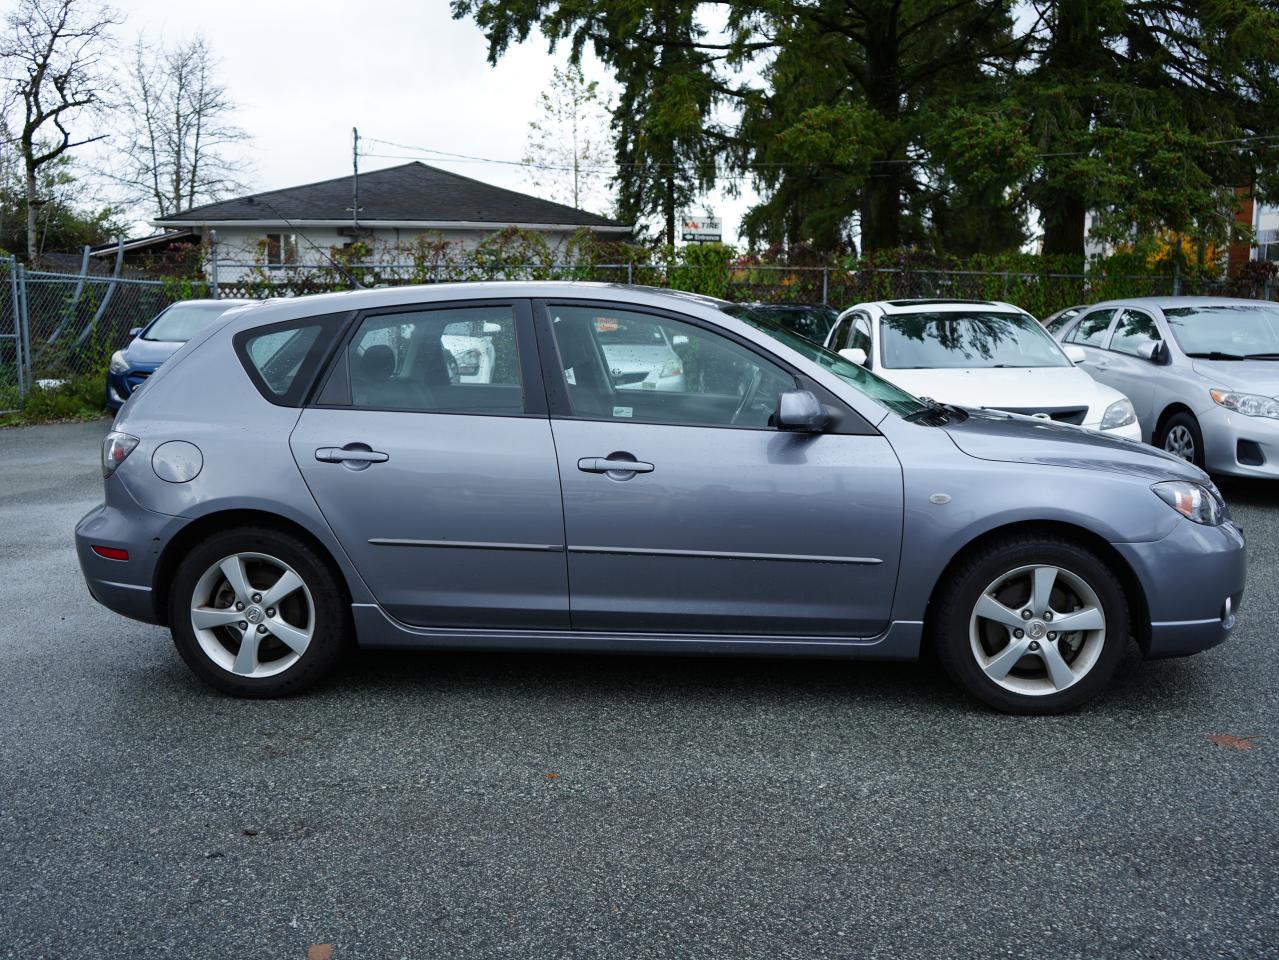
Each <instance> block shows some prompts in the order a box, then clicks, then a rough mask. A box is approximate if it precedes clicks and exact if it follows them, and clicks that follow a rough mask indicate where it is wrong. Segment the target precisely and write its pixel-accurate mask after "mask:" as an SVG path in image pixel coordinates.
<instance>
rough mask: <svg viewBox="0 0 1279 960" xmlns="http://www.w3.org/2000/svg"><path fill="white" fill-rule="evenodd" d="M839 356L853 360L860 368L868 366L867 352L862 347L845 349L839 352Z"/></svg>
mask: <svg viewBox="0 0 1279 960" xmlns="http://www.w3.org/2000/svg"><path fill="white" fill-rule="evenodd" d="M839 355H840V356H841V357H843V358H844V359H845V360H851V361H852V362H853V363H855V364H857V365H858V366H859V367H864V366H866V351H865V350H863V349H862V348H861V347H845V348H844V349H843V350H841V351H839Z"/></svg>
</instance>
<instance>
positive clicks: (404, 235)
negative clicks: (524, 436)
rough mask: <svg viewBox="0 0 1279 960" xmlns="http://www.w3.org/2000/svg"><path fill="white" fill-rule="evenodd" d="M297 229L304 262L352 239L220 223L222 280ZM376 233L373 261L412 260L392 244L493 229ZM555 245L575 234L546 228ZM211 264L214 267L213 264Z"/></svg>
mask: <svg viewBox="0 0 1279 960" xmlns="http://www.w3.org/2000/svg"><path fill="white" fill-rule="evenodd" d="M290 232H292V233H294V234H295V235H296V236H297V262H298V263H299V264H300V265H302V266H326V265H328V262H329V261H328V254H329V251H330V250H331V249H333V248H335V247H336V248H339V249H340V248H341V247H342V246H343V245H344V244H346V243H347V242H348V241H349V240H350V237H349V236H344V235H342V234H339V233H338V231H337V230H336V229H335V228H323V229H321V228H314V229H307V230H305V232H303V231H290V230H289V229H288V228H286V227H216V228H215V229H214V233H215V235H216V237H217V241H216V256H217V261H218V280H219V281H220V282H222V283H231V282H235V281H237V280H239V279H240V278H241V277H243V276H245V275H246V274H247V273H248V272H249V271H250V270H252V269H253V265H254V264H256V263H260V262H261V253H260V252H259V251H260V244H261V243H262V242H263V241H264V240H265V239H266V235H267V234H268V233H290ZM370 232H371V233H372V235H373V244H372V246H373V248H374V253H373V255H372V257H371V258H370V259H371V260H372V261H373V262H398V263H408V262H410V260H411V258H410V257H409V256H408V255H407V254H401V255H397V254H396V253H395V252H393V251H390V248H394V247H398V246H401V245H408V244H409V243H411V242H412V241H413V239H414V238H415V237H417V236H419V235H421V234H424V233H425V234H428V235H430V236H432V237H435V238H443V239H444V240H447V241H449V242H450V243H453V244H457V245H458V246H459V247H461V248H463V249H471V248H473V247H475V245H476V244H478V243H479V242H480V241H481V240H482V239H484V238H485V237H486V236H489V232H487V231H482V230H411V229H406V230H400V229H389V228H378V229H374V230H372V231H370ZM543 236H545V237H546V239H547V241H548V242H549V243H550V244H551V246H552V247H553V248H554V249H556V250H560V249H562V248H563V247H564V245H565V244H566V243H567V241H568V239H569V238H570V237H571V236H572V234H571V233H569V232H564V231H546V232H544V233H543ZM210 268H211V267H210Z"/></svg>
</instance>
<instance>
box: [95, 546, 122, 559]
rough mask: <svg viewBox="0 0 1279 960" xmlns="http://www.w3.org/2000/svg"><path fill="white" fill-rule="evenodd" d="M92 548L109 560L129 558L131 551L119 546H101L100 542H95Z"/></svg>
mask: <svg viewBox="0 0 1279 960" xmlns="http://www.w3.org/2000/svg"><path fill="white" fill-rule="evenodd" d="M91 549H92V550H93V552H94V553H96V554H97V555H98V556H100V557H105V558H106V559H108V560H128V559H129V551H128V550H121V549H120V548H119V547H104V546H101V545H100V544H96V543H95V544H93V546H92V548H91Z"/></svg>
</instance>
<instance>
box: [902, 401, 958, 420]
mask: <svg viewBox="0 0 1279 960" xmlns="http://www.w3.org/2000/svg"><path fill="white" fill-rule="evenodd" d="M919 402H920V403H922V404H923V405H924V407H923V409H922V410H916V411H915V412H914V413H908V414H906V416H904V417H903V418H902V419H903V420H906V421H909V422H910V423H915V422H917V421H920V420H923V419H925V418H927V417H940V418H941V419H942V421H943V422H945V421H947V420H949V419H950V408H949V407H948V406H946V404H944V403H938V402H937V401H936V400H934V399H933V398H932V397H920V398H919Z"/></svg>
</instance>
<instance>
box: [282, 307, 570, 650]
mask: <svg viewBox="0 0 1279 960" xmlns="http://www.w3.org/2000/svg"><path fill="white" fill-rule="evenodd" d="M517 344H518V349H517ZM535 353H536V350H535V347H534V346H533V333H532V325H531V315H530V313H529V307H528V304H527V303H526V302H523V301H520V302H516V303H492V304H483V305H474V304H468V305H466V306H456V307H437V306H433V305H428V306H422V307H416V308H412V309H409V310H404V309H398V310H396V311H394V312H382V313H371V314H369V315H367V316H365V317H363V318H362V320H361V321H360V323H359V324H358V325H357V327H356V330H355V332H354V334H353V335H352V337H351V338H350V340H349V342H348V344H347V345H346V347H345V348H344V350H343V352H342V353H341V355H340V356H339V357H338V358H337V361H336V365H335V367H334V369H333V371H332V373H331V375H330V376H329V379H328V382H327V383H326V384H325V386H324V387H323V389H322V391H321V393H320V397H319V400H320V402H319V403H318V404H316V405H314V406H311V407H308V408H307V409H306V410H304V411H303V413H302V416H301V419H300V420H299V421H298V425H297V427H296V428H295V429H294V431H293V435H292V437H291V439H290V443H291V445H292V448H293V455H294V458H295V459H296V460H297V463H298V466H299V467H300V468H301V470H302V474H303V476H304V477H305V478H306V482H307V485H308V487H310V489H311V492H312V494H313V495H314V496H315V499H316V501H317V502H318V503H319V506H320V509H321V510H322V511H323V513H324V517H325V519H326V520H327V521H328V523H329V525H330V526H331V527H332V528H333V530H334V532H335V533H336V534H337V537H338V539H339V540H340V541H341V543H342V546H343V548H344V549H345V550H346V552H347V554H348V555H349V556H350V557H351V560H352V562H353V563H354V564H355V566H356V568H357V569H358V570H359V572H360V575H361V576H362V577H363V578H364V580H365V582H366V583H367V584H368V585H369V588H370V589H371V590H372V591H373V594H374V596H375V597H376V598H377V600H378V602H379V603H380V604H381V605H382V607H383V608H384V609H385V610H386V611H387V612H388V613H390V614H391V615H392V616H394V617H395V618H397V619H399V620H401V621H403V622H405V623H409V624H414V625H418V626H431V627H450V626H456V627H492V628H561V629H562V628H567V627H568V625H569V620H568V584H567V575H566V569H565V557H564V546H563V543H564V539H563V538H564V526H563V515H562V509H561V502H560V482H559V476H558V472H557V468H556V461H555V449H554V443H553V439H552V436H551V428H550V423H549V421H548V419H547V416H546V406H545V393H544V391H543V389H542V386H541V379H540V372H539V371H538V369H537V365H536V361H535Z"/></svg>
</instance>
